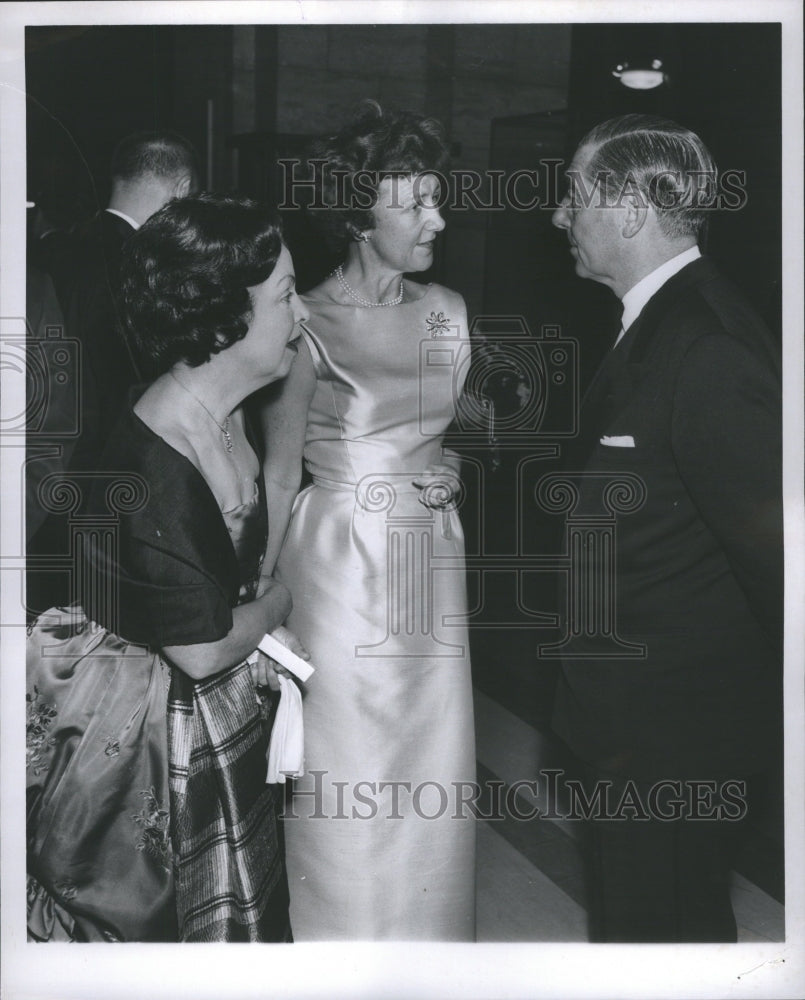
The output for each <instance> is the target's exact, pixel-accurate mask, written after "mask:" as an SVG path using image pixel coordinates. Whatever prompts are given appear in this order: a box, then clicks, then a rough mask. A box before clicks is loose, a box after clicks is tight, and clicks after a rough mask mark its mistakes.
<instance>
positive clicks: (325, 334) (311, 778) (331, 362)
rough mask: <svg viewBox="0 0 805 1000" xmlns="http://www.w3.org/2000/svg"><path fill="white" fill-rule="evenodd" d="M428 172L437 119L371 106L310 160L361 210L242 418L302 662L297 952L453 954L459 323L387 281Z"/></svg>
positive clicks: (329, 188)
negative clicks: (258, 464)
mask: <svg viewBox="0 0 805 1000" xmlns="http://www.w3.org/2000/svg"><path fill="white" fill-rule="evenodd" d="M446 155H447V152H446V147H445V144H444V140H443V138H442V133H441V127H440V126H439V125H438V123H436V122H434V121H433V120H430V119H421V118H419V117H416V116H414V115H412V114H407V113H402V114H399V115H387V114H384V113H383V112H382V111H381V110H380V109H379V108H378V107H377V106H376V105H374V106H372V107H370V108H369V109H367V111H366V112H365V113H364V114H362V115H361V116H360V117H359V118H358V119H357V120H356V121H355V122H354V123H352V124H351V125H350V126H348V127H347V128H345V129H344V130H343V131H342V132H341V133H339V134H338V135H336V136H334V137H333V138H331V139H329V140H326V141H325V142H324V143H323V144H322V145H321V148H319V149H318V150H316V156H317V158H318V159H319V160H321V161H323V162H324V163H325V166H324V168H323V175H322V176H321V180H322V184H323V188H322V190H323V195H324V197H323V200H324V202H325V204H328V205H331V206H332V205H335V204H337V203H338V201H339V198H340V202H341V203H343V202H345V201H346V202H347V203H349V204H353V203H352V201H351V199H352V196H353V195H355V194H356V193H357V191H358V189H357V187H356V183H357V180H358V178H359V177H360V179H361V181H362V183H363V185H364V187H363V199H364V200H363V204H364V206H365V204H366V201H365V186H366V184H367V183H368V182H367V177H369V178H372V179H373V184H374V187H373V202H374V204H373V206H372V207H370V208H366V207H364V208H362V209H361V208H360V207H357V208H355V207H352V208H350V209H347V210H345V211H344V210H338V209H337V208H332V209H330V210H325V211H324V212H322V213H321V216H322V218H321V221H322V222H323V224H324V226H325V229H326V231H327V233H328V235H329V236H330V238H331V239H332V240H333V242H334V243H336V244H337V245H338V246H339V247H340V249H341V251H342V254H343V264H342V265H341V266H340V267H339V268H337V269H336V271H335V272H334V273H333V274H331V275H330V276H329V277H328V278H327V279H326V280H325V281H323V282H322V283H321V284H320V285H319V286H318V287H317V288H315V289H313V290H312V291H311V292H310V293H309V294H307V295H305V296H303V301H304V303H305V307H306V309H307V310H308V311H309V314H310V317H309V322H308V323H307V324H306V325H304V326H303V337H302V339H301V340H300V346H299V358H298V359H297V362H296V365H295V366H294V369H293V371H292V372H291V374H290V376H289V379H288V380H286V382H285V383H283V384H282V385H281V386H277V387H272V390H271V399H270V401H269V402H268V403H267V404H266V405H265V407H264V410H263V417H264V432H265V438H266V442H267V445H266V447H267V452H266V456H267V463H268V464H267V465H266V467H265V475H266V487H267V495H268V504H269V517H270V519H271V523H272V525H273V526H275V529H276V530H275V534H274V535H273V536H272V538H271V539H270V540H269V546H268V551H267V556H266V566H269V567H270V566H273V565H274V561H275V560H276V561H277V562H276V574H277V578H278V579H280V580H281V581H282V582H283V583H285V585H286V586H287V587H288V588H289V589H290V591H291V593H292V595H293V598H294V610H293V612H292V614H291V616H290V618H289V625H290V627H291V628H292V629H293V630H294V632H295V633H296V634H297V635H298V636H299V639H300V641H301V642H303V643H304V645H305V646H306V648H307V649H308V650H309V651H310V654H311V662H312V663H314V664H315V666H316V673H315V675H314V676H313V677H312V678H311V680H310V681H309V683H308V685H307V690H306V693H305V701H304V712H305V763H306V767H307V769H308V774H307V775H306V777H305V778H304V779H302V780H300V781H297V782H296V783H295V795H294V797H293V799H292V801H291V802H290V804H289V805H288V806H286V815H285V822H284V827H285V833H286V843H287V860H288V874H289V886H290V892H291V919H292V922H293V925H294V934H295V936H296V939H297V940H313V939H353V940H379V939H386V940H404V939H420V940H464V941H467V940H473V939H474V927H475V891H474V890H475V858H474V852H475V830H474V822H473V817H472V811H471V809H470V808H469V807H468V805H467V801H468V800H469V799H470V798H471V789H472V788H473V783H474V780H475V743H474V726H473V710H472V694H471V679H470V664H469V651H468V642H467V631H466V623H465V616H466V581H465V568H464V562H463V555H464V550H463V535H462V528H461V523H460V521H459V517H458V514H457V511H456V502H455V500H456V496H457V494H458V493H459V490H460V483H459V481H458V472H459V462H458V458H457V456H455V455H454V454H450V453H449V452H447V451H446V450H445V449H444V448H443V446H442V437H443V434H444V432H445V430H446V428H447V427H448V425H449V424H450V422H451V420H452V419H453V415H454V407H455V403H456V399H457V396H458V395H459V393H460V392H461V388H462V381H463V377H464V370H465V367H466V362H467V360H468V357H469V347H468V333H467V320H466V309H465V306H464V302H463V300H462V298H461V296H460V295H458V294H456V293H455V292H453V291H450V290H449V289H447V288H443V287H440V286H439V285H436V284H423V283H419V282H415V281H413V280H411V279H409V278H406V277H404V275H405V274H410V273H416V272H423V271H426V270H427V269H428V268H429V267H430V266H431V263H432V261H433V251H434V240H435V239H436V237H437V235H438V233H439V232H440V231H441V230H442V229H443V228H444V221H443V219H442V217H441V214H440V211H439V201H440V194H441V191H440V181H439V175H438V174H437V173H436V172H437V171H442V170H443V169H444V167H445V165H446ZM338 171H342V172H343V173H341V174H340V176H339V174H338V173H337V172H338ZM385 171H391V172H393V176H385V179H384V178H383V176H381V175H382V174H383V172H385ZM336 184H341V185H343V186H342V188H341V191H340V194H339V193H338V192H337V191H336V190H335V185H336ZM275 389H276V392H275ZM303 455H304V463H305V466H306V468H307V470H308V472H309V473H310V475H311V476H312V484H311V485H310V486H308V487H307V488H305V489H304V490H303V491H302V492H301V493H300V494H299V495H298V496H297V495H296V494H297V491H298V489H299V485H300V475H301V462H302V456H303ZM285 523H288V528H287V533H286V534H285V538H284V542H283V544H282V548H281V552H280V541H281V540H282V530H281V529H282V527H284V525H285ZM462 789H463V791H462ZM462 795H463V796H464V799H465V801H464V802H463V804H462V802H461V799H462Z"/></svg>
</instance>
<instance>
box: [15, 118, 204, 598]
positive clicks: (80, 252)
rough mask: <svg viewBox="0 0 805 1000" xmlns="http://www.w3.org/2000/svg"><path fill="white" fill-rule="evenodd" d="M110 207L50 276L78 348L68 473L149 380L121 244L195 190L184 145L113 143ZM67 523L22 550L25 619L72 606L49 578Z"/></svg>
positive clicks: (154, 139) (45, 529) (165, 140)
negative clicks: (36, 563)
mask: <svg viewBox="0 0 805 1000" xmlns="http://www.w3.org/2000/svg"><path fill="white" fill-rule="evenodd" d="M111 174H112V187H111V196H110V199H109V205H108V207H107V208H106V209H105V210H104V211H102V212H99V213H98V214H97V215H96V216H94V217H93V218H92V219H91V220H90V221H89V222H88V223H87V224H86V225H85V226H84V227H83V228H81V229H80V230H79V231H78V232H77V233H76V234H75V237H74V247H73V252H72V254H71V255H70V259H69V261H67V260H65V261H64V262H63V265H62V266H61V267H60V268H59V269H58V273H57V274H54V275H53V277H54V282H58V284H59V287H61V288H63V289H65V290H66V291H64V292H63V295H64V297H65V299H66V309H65V326H66V330H67V335H68V337H70V338H74V339H76V340H78V341H79V344H80V359H81V360H80V365H81V367H80V373H76V375H75V377H76V378H79V381H80V411H79V418H80V434H79V436H78V438H77V440H76V441H75V445H74V448H73V453H72V457H71V461H70V469H71V471H75V472H79V473H91V472H92V471H94V470H95V469H96V468H98V462H99V461H100V457H101V455H102V453H103V449H104V446H105V444H106V440H107V437H108V435H109V433H110V432H111V430H112V428H113V427H114V425H115V423H116V422H117V419H118V417H119V416H120V413H121V411H122V409H123V407H124V406H125V404H126V401H127V399H128V395H129V389H130V388H131V387H132V386H133V385H135V384H137V383H139V382H145V381H149V380H150V379H151V378H153V376H154V374H155V373H154V372H153V371H151V370H150V368H149V366H148V364H147V363H146V362H145V361H144V359H142V358H140V357H138V356H137V353H136V349H135V347H134V345H133V344H132V343H131V341H130V339H129V338H128V336H127V335H126V331H125V330H124V329H123V325H122V323H121V321H120V318H119V295H120V265H121V259H122V251H123V247H124V245H125V243H126V240H127V239H128V238H129V237H130V236H131V234H132V233H134V232H135V231H136V230H137V229H138V228H139V227H140V226H141V225H142V223H143V222H145V221H146V219H148V218H149V217H150V216H151V215H153V214H154V212H156V211H158V210H159V209H160V208H162V207H163V206H164V205H165V204H167V202H169V201H170V200H171V199H173V198H182V197H185V196H186V195H189V194H192V193H194V192H195V191H196V190H197V188H198V166H197V159H196V154H195V151H194V149H193V147H192V146H191V145H190V143H189V142H188V141H187V140H186V139H184V138H182V136H179V135H176V134H175V133H172V132H138V133H134V134H133V135H129V136H127V137H126V138H124V139H122V140H121V142H120V143H118V145H117V147H116V149H115V151H114V153H113V156H112V164H111ZM68 534H69V532H68V527H67V518H66V516H63V515H60V514H52V515H51V516H49V517H47V518H44V519H42V524H41V525H40V527H39V530H38V531H37V532H36V534H35V536H34V537H33V538H32V539H31V541H30V544H29V546H28V554H29V556H38V557H41V560H42V568H40V570H39V571H38V572H36V571H34V570H33V568H32V567H33V563H31V564H30V566H29V573H28V587H27V603H28V608H29V611H31V612H34V611H41V610H43V609H45V608H48V607H50V606H52V605H57V604H65V603H68V602H69V601H70V599H71V593H70V585H69V583H68V582H67V580H66V577H65V576H64V575H60V574H55V573H53V572H51V571H49V570H48V568H47V559H46V557H49V556H57V557H58V556H64V555H66V554H67V548H68V546H69V538H68Z"/></svg>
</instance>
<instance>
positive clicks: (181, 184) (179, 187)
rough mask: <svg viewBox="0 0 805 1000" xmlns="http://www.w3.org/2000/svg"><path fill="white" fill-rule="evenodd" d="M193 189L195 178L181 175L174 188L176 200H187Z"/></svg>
mask: <svg viewBox="0 0 805 1000" xmlns="http://www.w3.org/2000/svg"><path fill="white" fill-rule="evenodd" d="M192 188H193V178H192V177H191V176H190V174H181V175H180V176H179V179H178V180H177V181H176V183H175V184H174V186H173V197H174V198H186V197H187V196H188V195H189V194H190V192H191V190H192Z"/></svg>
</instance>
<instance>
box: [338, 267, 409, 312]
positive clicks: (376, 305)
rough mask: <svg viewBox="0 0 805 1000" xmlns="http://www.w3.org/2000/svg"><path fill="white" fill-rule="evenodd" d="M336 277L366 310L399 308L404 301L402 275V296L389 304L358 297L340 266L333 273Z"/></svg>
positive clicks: (349, 294) (352, 297) (350, 295)
mask: <svg viewBox="0 0 805 1000" xmlns="http://www.w3.org/2000/svg"><path fill="white" fill-rule="evenodd" d="M333 274H334V275H335V276H336V279H337V281H338V284H339V285H340V286H341V287H342V288H343V289H344V291H345V292H346V293H347V295H348V296H349V297H350V298H351V299H354V300H355V301H356V302H357V303H358V305H359V306H363V307H364V308H366V309H379V308H381V307H382V306H398V305H399V304H400V303H401V302H402V300H403V291H404V287H403V278H402V275H400V294H399V295H398V296H397V297H396V298H393V299H389V300H388V301H387V302H371V301H370V300H369V299H365V298H364V297H363V296H362V295H358V293H357V292H356V291H355V289H354V288H352V286H351V285H349V284H348V283H347V279H346V278H345V277H344V270H343V268H342V267H341V265H340V264H339V265H338V267H337V268H336V269H335V270H334V271H333Z"/></svg>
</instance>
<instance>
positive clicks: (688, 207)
mask: <svg viewBox="0 0 805 1000" xmlns="http://www.w3.org/2000/svg"><path fill="white" fill-rule="evenodd" d="M579 145H580V146H591V147H593V152H592V156H591V158H590V162H589V164H588V168H587V172H588V173H589V175H590V178H591V179H594V178H596V177H597V176H598V175H601V174H603V176H604V178H605V185H606V190H607V192H608V195H610V196H611V194H612V192H613V190H615V191H617V192H618V194H619V195H622V194H623V193H625V192H629V191H631V192H632V193H634V194H637V195H638V196H639V197H642V198H644V199H646V202H647V203H648V204H649V205H651V206H652V208H653V209H654V211H655V212H656V214H657V219H658V222H659V226H660V229H661V231H662V232H663V233H664V234H665V235H666V236H668V237H678V236H695V237H696V238H698V236H699V233H700V230H701V228H702V226H703V225H704V223H705V220H706V218H707V211H708V209H711V208H713V206H714V205H715V204H716V190H717V181H718V171H717V168H716V164H715V161H714V160H713V157H712V156H711V154H710V152H709V150H708V149H707V147H706V146H705V145H704V143H703V142H702V140H701V139H700V138H699V137H698V135H696V133H695V132H691V130H690V129H687V128H684V127H683V126H681V125H678V124H677V123H676V122H674V121H670V120H669V119H667V118H660V117H659V116H656V115H639V114H632V115H622V116H621V117H619V118H610V119H609V120H608V121H605V122H602V123H601V124H600V125H596V126H595V127H594V128H593V129H591V130H590V131H589V132H588V133H587V135H586V136H585V137H584V138H583V139H582V141H581V142H580V143H579Z"/></svg>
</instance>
